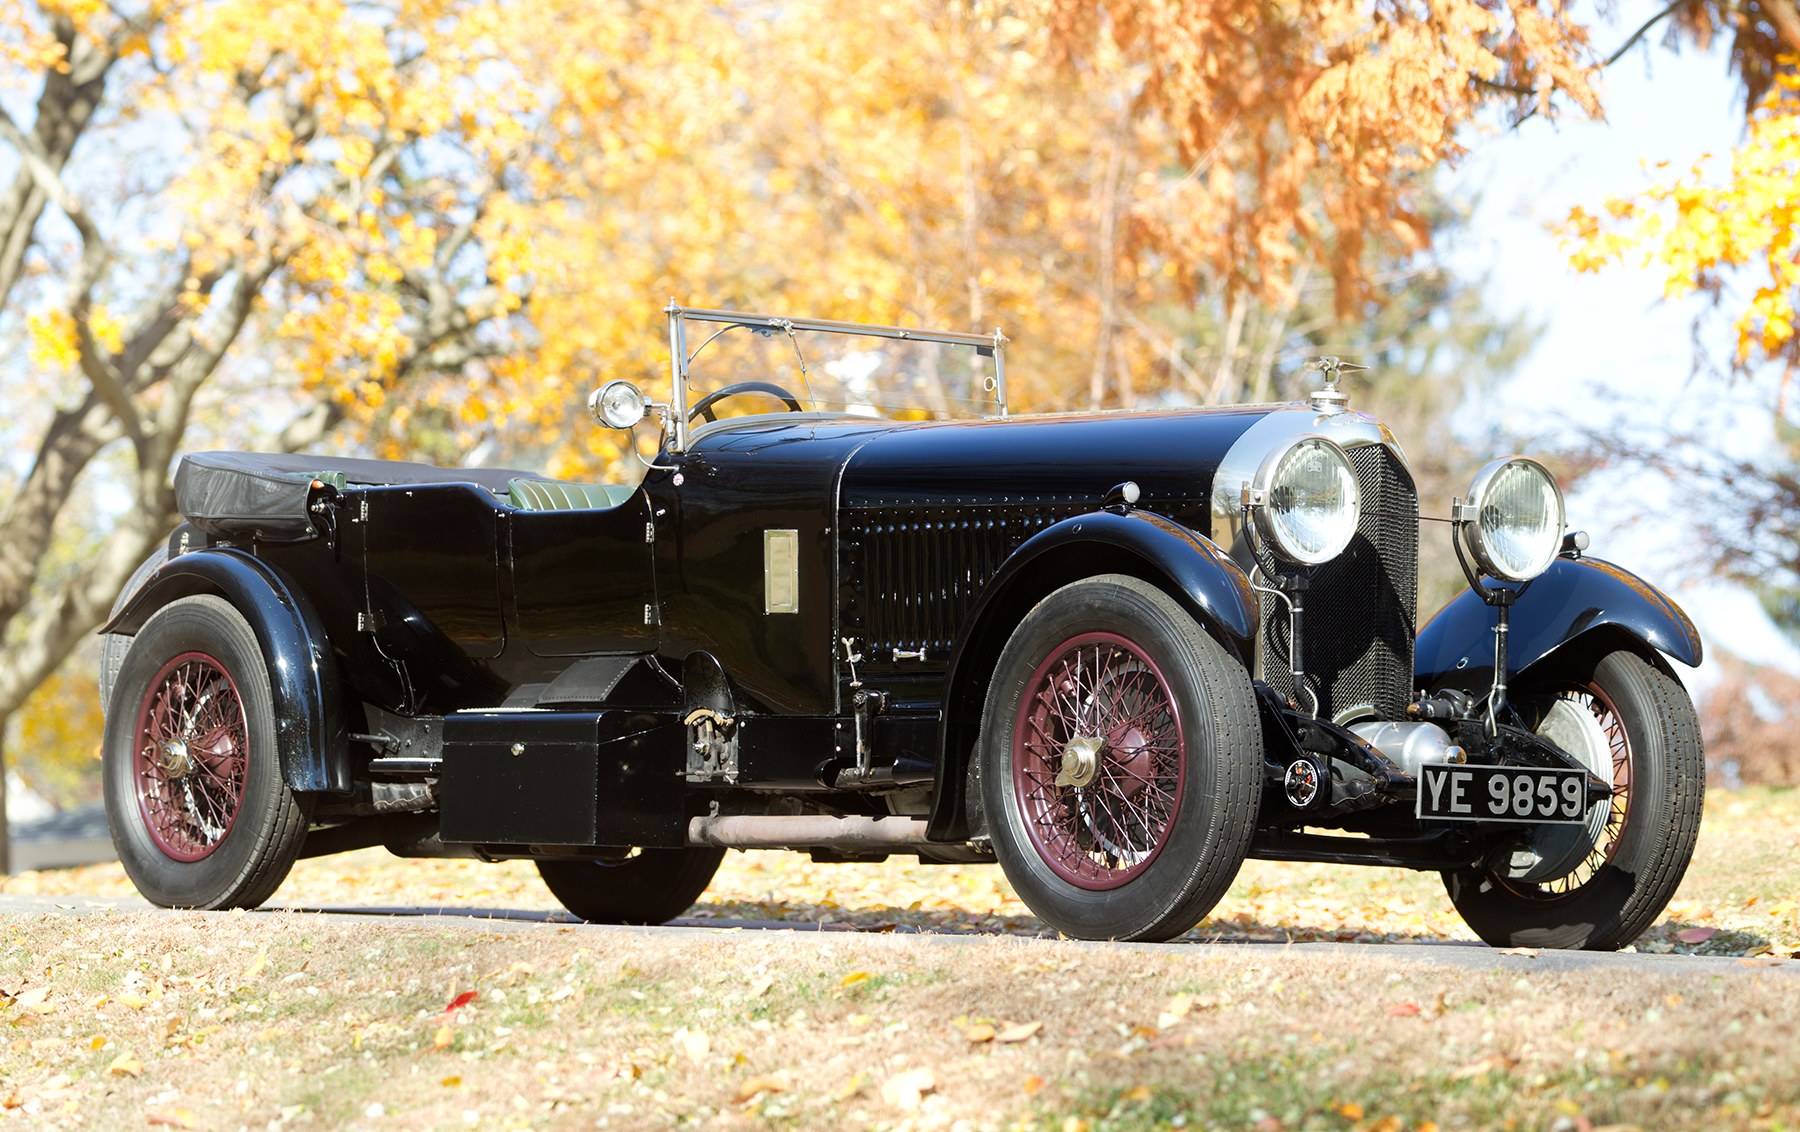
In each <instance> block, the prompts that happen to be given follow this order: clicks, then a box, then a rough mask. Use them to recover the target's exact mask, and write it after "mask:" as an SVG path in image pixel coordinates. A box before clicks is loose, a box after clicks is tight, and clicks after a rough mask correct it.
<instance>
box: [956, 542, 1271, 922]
mask: <svg viewBox="0 0 1800 1132" xmlns="http://www.w3.org/2000/svg"><path fill="white" fill-rule="evenodd" d="M1261 750H1262V736H1261V723H1260V719H1259V717H1258V715H1257V709H1256V698H1255V694H1254V692H1253V691H1252V690H1251V687H1250V678H1249V675H1248V674H1247V673H1246V672H1245V671H1244V669H1243V667H1242V666H1241V665H1239V664H1238V663H1237V661H1235V660H1234V659H1232V657H1231V656H1230V655H1229V654H1228V653H1227V652H1226V651H1225V650H1224V648H1223V647H1221V646H1220V645H1219V644H1218V642H1216V641H1214V640H1213V639H1212V638H1211V637H1210V636H1208V635H1207V634H1206V633H1205V632H1204V631H1203V630H1202V629H1201V628H1200V626H1199V625H1198V624H1196V623H1195V622H1194V619H1193V618H1192V617H1190V616H1188V614H1187V612H1186V611H1185V610H1183V609H1182V608H1181V606H1179V605H1177V604H1176V603H1175V601H1174V600H1173V599H1172V598H1170V597H1169V596H1168V595H1167V594H1165V593H1163V592H1162V591H1161V590H1159V589H1157V588H1156V587H1155V586H1152V585H1150V584H1148V583H1146V582H1143V581H1140V580H1138V579H1136V578H1130V577H1125V576H1122V575H1104V576H1101V577H1096V578H1090V579H1088V580H1086V581H1081V582H1076V583H1074V584H1072V585H1068V586H1064V587H1063V588H1062V589H1060V590H1057V591H1056V592H1054V593H1052V594H1051V595H1050V596H1049V597H1047V598H1045V599H1044V600H1043V601H1041V602H1039V603H1038V605H1037V606H1036V607H1035V608H1034V609H1032V611H1031V612H1030V613H1028V614H1027V615H1026V616H1025V619H1024V620H1023V621H1022V622H1021V623H1020V624H1019V627H1018V629H1017V631H1015V632H1014V633H1013V635H1012V639H1011V640H1009V641H1008V642H1007V644H1006V648H1005V649H1004V650H1003V651H1002V653H1001V654H1000V660H999V664H998V666H997V667H996V669H995V673H994V680H993V683H992V685H991V686H990V688H989V690H988V699H987V708H986V712H985V715H984V718H983V720H982V740H981V752H980V760H981V770H980V781H981V793H982V800H983V807H984V810H985V812H986V817H987V823H988V827H989V830H990V832H991V834H992V836H993V841H994V850H995V853H996V854H997V855H998V856H999V858H1000V864H1001V866H1002V867H1003V868H1004V869H1005V870H1006V877H1007V879H1008V880H1009V881H1011V882H1012V885H1013V888H1014V889H1015V890H1017V892H1018V893H1019V896H1020V898H1021V899H1023V900H1024V901H1025V904H1026V905H1027V906H1028V907H1029V908H1030V909H1031V910H1032V912H1034V913H1035V914H1036V915H1037V916H1038V917H1039V918H1040V919H1042V920H1043V921H1044V922H1045V923H1047V924H1049V925H1050V926H1051V927H1053V928H1055V929H1057V930H1058V931H1060V932H1063V933H1065V934H1067V935H1070V936H1074V937H1076V938H1078V939H1129V940H1165V939H1173V938H1174V937H1176V936H1178V935H1181V934H1182V933H1183V932H1185V931H1187V930H1188V929H1189V928H1191V927H1193V926H1194V925H1195V924H1196V923H1198V922H1199V921H1200V919H1201V918H1202V917H1203V916H1205V915H1206V913H1207V912H1208V911H1210V910H1211V909H1212V907H1213V905H1215V904H1217V903H1218V901H1219V899H1220V898H1221V897H1222V896H1224V894H1225V891H1226V889H1227V888H1229V887H1230V886H1231V882H1232V880H1233V879H1234V878H1235V877H1236V876H1237V871H1238V868H1239V866H1240V865H1242V864H1243V861H1244V856H1245V854H1246V852H1247V851H1248V849H1249V845H1250V835H1251V832H1252V830H1253V828H1254V826H1255V820H1256V813H1257V802H1258V790H1259V785H1260V784H1259V781H1258V772H1259V771H1260V769H1261V757H1260V756H1261Z"/></svg>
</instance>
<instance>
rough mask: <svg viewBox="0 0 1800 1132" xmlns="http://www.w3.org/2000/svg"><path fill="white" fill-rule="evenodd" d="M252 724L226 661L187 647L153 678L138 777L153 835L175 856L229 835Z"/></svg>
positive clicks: (195, 852)
mask: <svg viewBox="0 0 1800 1132" xmlns="http://www.w3.org/2000/svg"><path fill="white" fill-rule="evenodd" d="M249 747H250V743H249V729H248V727H246V725H245V722H244V700H243V697H242V696H241V695H239V694H238V687H237V684H236V682H234V681H233V680H232V679H231V674H230V673H228V672H226V671H225V667H224V666H223V665H221V664H220V663H219V662H218V661H216V660H214V659H213V658H212V657H210V656H207V655H206V654H205V653H199V652H189V653H182V654H181V655H180V656H178V657H176V658H175V659H174V660H171V661H169V663H167V664H165V665H163V667H162V671H160V672H158V673H157V674H156V678H155V679H153V680H151V681H150V689H149V691H147V692H145V693H144V701H143V704H142V706H141V707H139V709H138V721H137V732H136V745H135V748H134V750H133V755H132V779H133V781H134V782H135V783H136V786H137V800H138V813H139V815H140V816H141V817H142V818H143V819H144V828H145V830H147V831H148V832H149V834H150V840H151V841H153V842H154V843H155V844H156V847H157V848H158V849H160V850H162V851H163V853H164V854H166V855H167V856H169V857H170V858H172V859H174V860H177V861H198V860H201V859H202V858H204V857H207V856H209V855H210V854H211V853H212V852H213V851H214V850H216V849H217V848H218V847H219V846H220V845H222V844H223V843H224V841H225V838H226V836H227V835H228V834H229V833H230V832H231V827H232V825H233V824H234V823H235V822H236V821H237V816H238V811H239V810H241V809H242V808H243V803H244V776H245V773H246V771H247V769H248V762H247V760H246V755H247V754H248V752H249Z"/></svg>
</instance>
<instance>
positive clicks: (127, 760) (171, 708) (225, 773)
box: [103, 595, 309, 908]
mask: <svg viewBox="0 0 1800 1132" xmlns="http://www.w3.org/2000/svg"><path fill="white" fill-rule="evenodd" d="M113 693H114V705H113V710H112V711H111V712H110V713H109V714H108V716H107V719H106V738H105V746H104V763H105V765H104V768H103V773H104V780H105V789H106V822H107V825H108V827H109V828H110V829H111V831H112V839H113V845H114V847H115V848H117V849H118V852H119V861H120V862H121V863H122V864H123V865H124V866H125V872H126V874H127V875H129V876H130V877H131V880H132V883H133V884H135V885H136V886H137V889H138V891H139V892H141V893H142V894H143V895H144V898H145V899H146V900H148V901H150V902H151V903H152V904H159V905H161V906H163V907H165V908H254V907H256V906H257V905H259V904H261V903H262V902H263V901H264V900H267V899H268V898H269V897H270V896H271V895H272V894H273V893H274V891H275V890H276V889H277V888H279V887H280V886H281V882H282V881H283V880H284V879H285V878H286V877H287V874H288V869H289V868H291V867H292V866H293V863H294V858H295V856H296V855H297V854H298V853H299V851H300V844H301V842H302V841H304V840H305V838H306V825H307V810H308V802H309V799H307V798H303V797H301V796H297V795H296V794H294V792H293V791H291V790H289V789H288V785H287V782H286V781H285V780H284V779H283V778H282V775H281V762H280V758H279V756H278V754H277V752H276V746H275V710H274V697H273V695H272V694H271V693H270V690H269V676H268V672H267V671H266V670H265V669H264V667H263V660H262V650H261V648H260V647H259V645H258V644H257V640H256V634H255V632H254V631H253V630H252V629H251V628H250V624H249V622H247V621H245V620H244V617H243V615H242V614H241V613H239V612H238V611H237V610H236V609H235V608H234V607H233V606H232V605H231V604H230V603H229V602H227V601H225V600H224V599H222V598H217V597H212V596H210V595H203V596H197V597H188V598H183V599H181V600H180V601H176V602H172V603H170V604H169V605H167V606H165V607H164V608H163V609H162V610H161V611H159V612H158V613H157V614H156V615H155V616H153V617H151V618H150V620H149V621H148V622H147V623H145V625H144V627H143V629H142V630H140V631H139V632H138V634H137V636H136V637H135V638H134V639H133V640H132V642H131V648H130V649H129V651H127V652H126V654H125V658H124V661H123V662H122V663H121V664H120V667H119V671H118V676H117V679H116V682H115V684H114V688H113Z"/></svg>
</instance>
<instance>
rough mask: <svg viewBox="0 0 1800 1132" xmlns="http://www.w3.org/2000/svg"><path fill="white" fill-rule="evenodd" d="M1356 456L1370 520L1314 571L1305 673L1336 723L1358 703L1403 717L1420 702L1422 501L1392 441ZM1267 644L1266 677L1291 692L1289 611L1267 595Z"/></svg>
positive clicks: (1272, 566) (1353, 452) (1267, 567)
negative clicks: (1415, 690)
mask: <svg viewBox="0 0 1800 1132" xmlns="http://www.w3.org/2000/svg"><path fill="white" fill-rule="evenodd" d="M1349 456H1350V462H1351V464H1352V465H1353V466H1354V467H1355V469H1356V482H1357V486H1358V487H1359V488H1360V489H1361V492H1362V518H1361V521H1360V522H1359V523H1358V524H1357V527H1356V537H1355V538H1353V539H1351V540H1350V546H1349V548H1348V549H1347V550H1345V551H1344V553H1343V554H1342V555H1340V556H1339V557H1337V558H1336V559H1333V560H1332V561H1330V562H1328V563H1326V564H1325V565H1323V566H1319V567H1316V568H1314V569H1313V570H1312V572H1311V579H1310V584H1309V585H1308V587H1307V592H1306V599H1305V605H1306V620H1305V625H1304V634H1305V635H1304V638H1303V639H1302V641H1301V647H1302V648H1303V649H1304V650H1305V654H1306V655H1305V656H1304V657H1303V658H1302V661H1303V664H1302V667H1303V669H1304V670H1305V672H1306V673H1307V675H1308V676H1309V677H1310V678H1311V680H1312V682H1313V690H1314V691H1315V692H1317V693H1318V695H1319V700H1320V703H1319V714H1320V715H1322V716H1324V717H1326V718H1327V719H1329V718H1332V717H1334V716H1336V715H1337V714H1338V713H1340V712H1343V711H1345V710H1347V709H1354V708H1358V707H1369V708H1372V709H1373V710H1374V711H1375V713H1376V714H1377V715H1378V716H1380V717H1381V718H1383V719H1399V718H1400V717H1401V715H1402V714H1403V713H1404V711H1405V709H1406V703H1407V701H1408V700H1409V699H1411V697H1412V678H1413V626H1414V624H1415V621H1416V617H1417V612H1418V601H1419V596H1418V589H1419V576H1418V570H1419V496H1418V492H1417V490H1416V489H1415V488H1414V486H1413V481H1412V476H1411V475H1410V474H1408V472H1407V471H1406V468H1405V466H1404V465H1402V464H1401V463H1400V460H1399V458H1398V457H1396V456H1395V455H1394V453H1393V452H1392V451H1391V450H1389V449H1388V447H1387V446H1386V445H1382V444H1370V445H1363V446H1359V447H1356V448H1351V449H1349ZM1265 555H1266V551H1265ZM1262 567H1263V572H1264V573H1265V574H1266V575H1271V576H1272V575H1273V574H1274V573H1276V572H1277V569H1278V567H1277V565H1276V563H1275V562H1274V560H1273V558H1272V557H1266V558H1265V560H1264V561H1263V563H1262ZM1290 569H1291V568H1290ZM1261 643H1262V646H1263V648H1262V652H1263V677H1264V679H1266V680H1267V681H1268V682H1269V686H1270V687H1272V688H1274V689H1275V690H1276V691H1277V692H1280V693H1281V694H1282V695H1286V696H1292V695H1293V694H1294V688H1293V680H1292V678H1291V677H1290V676H1289V675H1288V668H1289V664H1288V615H1287V608H1286V607H1285V606H1284V605H1282V603H1281V602H1280V601H1279V600H1277V599H1275V598H1273V597H1268V596H1265V597H1264V598H1263V599H1262V641H1261ZM1299 698H1300V699H1302V701H1303V706H1304V697H1299Z"/></svg>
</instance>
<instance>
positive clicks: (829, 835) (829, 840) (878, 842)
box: [687, 814, 929, 849]
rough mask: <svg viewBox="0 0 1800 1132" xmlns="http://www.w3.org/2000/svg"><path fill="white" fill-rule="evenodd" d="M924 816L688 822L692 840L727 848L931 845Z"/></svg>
mask: <svg viewBox="0 0 1800 1132" xmlns="http://www.w3.org/2000/svg"><path fill="white" fill-rule="evenodd" d="M925 826H926V822H925V819H924V818H893V817H889V818H870V817H843V818H835V817H831V816H829V815H825V814H795V815H791V816H776V817H767V816H763V815H758V814H724V815H720V816H717V817H705V818H693V819H691V820H690V821H689V822H688V836H687V840H688V844H689V845H713V846H717V847H719V848H722V849H892V848H896V847H899V846H906V845H926V844H929V843H928V842H927V841H926V840H925Z"/></svg>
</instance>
